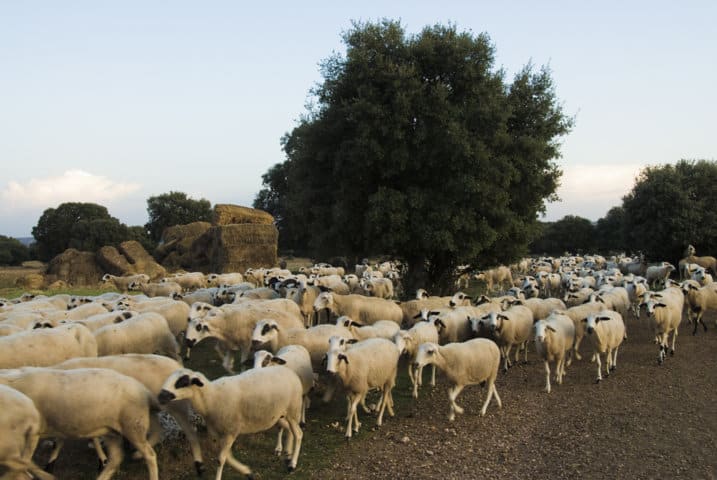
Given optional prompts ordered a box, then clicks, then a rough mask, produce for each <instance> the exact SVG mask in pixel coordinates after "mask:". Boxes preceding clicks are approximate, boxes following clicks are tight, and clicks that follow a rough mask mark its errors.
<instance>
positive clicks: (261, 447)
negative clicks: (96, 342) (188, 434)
mask: <svg viewBox="0 0 717 480" xmlns="http://www.w3.org/2000/svg"><path fill="white" fill-rule="evenodd" d="M3 294H6V293H2V292H0V295H3ZM716 318H717V315H714V314H711V315H709V316H708V317H707V319H708V321H707V324H708V327H709V331H708V332H707V333H704V332H702V330H700V331H699V333H698V335H697V336H692V335H691V327H689V326H687V325H683V326H682V328H681V332H680V333H681V335H680V336H679V337H678V340H677V348H676V350H677V352H676V354H675V356H674V357H669V358H668V359H667V361H666V362H665V364H664V365H663V366H658V365H657V362H656V357H657V348H656V346H655V345H654V344H653V343H652V340H651V333H650V330H649V328H648V325H647V320H646V319H645V318H644V317H643V318H641V319H639V320H635V319H632V318H631V319H629V321H628V334H629V338H628V340H627V342H626V343H625V344H624V345H623V347H622V348H621V350H620V354H619V356H618V368H617V371H616V372H615V373H614V374H613V375H611V376H610V377H609V378H606V379H604V380H603V381H602V382H601V383H600V384H595V383H594V379H595V376H596V371H595V364H594V363H589V361H588V360H587V359H586V358H584V359H583V360H582V361H576V362H574V363H573V365H572V366H571V367H569V368H568V372H567V376H566V379H565V383H564V384H563V385H555V384H554V383H553V391H552V393H551V394H546V393H544V392H543V390H542V389H543V386H544V378H545V376H544V370H543V365H542V363H538V362H537V361H536V358H535V355H534V351H533V350H532V349H531V353H530V355H529V364H528V365H518V366H515V367H513V368H511V369H510V371H509V372H508V373H507V374H501V375H500V376H499V377H498V381H497V384H496V386H497V389H498V392H499V394H500V396H501V399H502V401H503V408H502V409H498V407H497V405H496V404H495V403H491V405H490V406H489V407H488V412H487V414H486V416H485V417H480V416H479V410H480V406H481V404H482V401H483V399H484V395H485V389H484V388H480V387H479V386H471V387H467V388H466V389H465V390H464V391H463V393H461V395H460V396H459V397H458V403H459V404H460V405H461V406H463V407H464V408H465V414H464V415H462V416H458V418H457V419H456V421H455V422H453V423H449V422H448V421H447V420H446V415H447V412H448V402H447V395H446V388H447V384H446V382H445V380H444V378H443V377H442V376H441V375H440V374H439V375H438V385H437V386H436V387H435V388H431V387H430V386H426V385H424V387H423V388H422V390H421V391H420V393H419V395H420V397H419V399H418V400H417V401H414V400H413V399H412V398H411V397H410V395H409V388H408V379H407V377H406V374H405V366H403V365H401V367H400V370H399V373H400V377H399V379H398V385H397V387H396V389H395V390H394V398H395V401H396V417H394V418H386V419H385V423H384V426H383V427H381V428H380V429H376V428H375V427H374V425H375V419H373V418H371V416H370V415H367V414H363V413H359V415H360V418H361V421H362V423H363V426H362V429H361V431H360V432H359V433H358V434H357V435H355V436H354V438H353V439H352V440H351V442H350V443H347V442H346V441H345V440H344V436H343V428H344V426H345V422H344V419H343V417H344V412H345V401H344V399H343V398H337V399H335V400H334V401H333V402H332V403H330V404H328V405H323V404H321V402H320V400H319V399H314V402H313V404H312V408H311V409H310V411H309V413H308V415H307V419H308V425H307V427H306V429H305V436H304V443H303V448H302V452H301V456H300V458H299V466H298V470H297V471H296V472H294V473H292V474H291V475H290V476H289V478H295V479H303V478H346V479H348V478H351V479H354V478H386V479H389V478H390V479H393V478H407V477H410V478H439V477H440V478H481V477H489V478H516V479H522V478H550V479H559V478H604V477H606V476H609V477H615V478H657V477H668V478H669V477H675V476H676V477H678V478H717V456H716V452H717V402H716V398H715V395H716V394H717V329H716V328H715V319H716ZM212 347H213V345H212V344H211V341H210V342H207V343H200V344H199V346H198V348H197V349H196V350H195V351H193V355H192V360H191V361H190V362H188V363H187V365H186V366H187V367H189V368H193V369H197V370H200V371H202V372H204V373H205V374H207V375H208V376H210V377H211V378H215V377H217V376H221V375H223V371H222V369H221V366H220V362H219V361H218V357H217V356H216V354H215V353H214V350H213V348H212ZM582 351H583V353H587V345H583V348H582ZM369 403H371V402H370V401H369ZM202 438H203V450H204V456H205V464H206V465H207V470H208V471H207V473H206V474H205V478H213V475H214V468H215V461H214V460H215V458H216V451H215V449H214V446H213V442H212V441H211V440H210V439H208V438H206V433H205V432H202ZM274 440H275V432H274V431H271V432H266V433H263V434H258V435H251V436H243V437H240V438H239V440H238V441H237V442H236V444H235V450H234V451H235V454H236V456H237V458H238V459H239V460H240V461H242V462H244V463H247V464H248V465H249V466H250V467H252V468H253V469H254V471H255V473H256V476H257V478H262V479H274V478H285V477H287V474H286V473H285V470H284V468H283V464H282V463H281V462H280V461H279V460H278V459H277V458H276V457H275V456H273V454H272V451H273V445H274ZM156 449H157V453H158V458H159V470H160V478H167V479H170V478H171V479H178V480H181V479H190V478H195V474H194V468H193V466H192V462H191V456H190V454H189V448H188V445H187V444H186V442H185V441H184V439H183V438H180V439H171V438H170V439H166V440H164V441H163V442H162V443H160V444H159V445H158V446H157V448H156ZM48 453H49V451H48V448H47V447H44V448H40V449H38V453H37V457H38V461H39V462H43V460H44V459H45V458H47V455H48ZM55 474H56V475H57V476H58V478H72V479H91V478H95V476H96V456H95V454H94V452H93V451H92V450H90V449H89V448H87V442H84V441H75V442H68V444H67V446H66V447H65V450H64V451H63V454H62V455H61V456H60V458H59V459H58V462H57V466H56V469H55ZM115 478H118V479H136V478H147V473H146V469H145V467H144V463H143V462H142V461H137V460H131V459H125V461H124V463H123V465H122V468H121V471H120V472H119V473H118V474H117V475H116V477H115ZM224 478H225V479H236V478H243V477H242V476H241V475H239V474H238V473H237V472H235V471H233V470H232V469H231V468H229V467H228V466H227V468H225V470H224Z"/></svg>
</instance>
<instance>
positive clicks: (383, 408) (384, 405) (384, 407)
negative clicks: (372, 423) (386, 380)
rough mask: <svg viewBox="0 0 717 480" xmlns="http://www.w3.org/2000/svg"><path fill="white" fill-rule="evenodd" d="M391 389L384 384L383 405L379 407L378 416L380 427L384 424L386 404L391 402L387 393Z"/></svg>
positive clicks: (377, 423)
mask: <svg viewBox="0 0 717 480" xmlns="http://www.w3.org/2000/svg"><path fill="white" fill-rule="evenodd" d="M389 391H390V390H388V389H387V388H386V386H384V387H383V389H382V390H381V407H380V408H379V409H378V418H377V419H376V425H378V426H379V427H380V426H381V425H383V412H384V411H386V405H387V404H388V402H389V400H388V398H387V396H386V394H387V393H388V392H389Z"/></svg>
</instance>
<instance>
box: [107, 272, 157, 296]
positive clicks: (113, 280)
mask: <svg viewBox="0 0 717 480" xmlns="http://www.w3.org/2000/svg"><path fill="white" fill-rule="evenodd" d="M133 282H138V283H149V275H145V274H144V273H139V274H137V275H127V276H124V277H117V276H115V275H110V274H109V273H106V274H105V275H104V276H103V277H102V283H103V284H112V285H114V286H115V288H116V289H117V290H119V291H120V292H122V293H127V292H128V291H129V290H131V289H130V285H131V284H132V283H133Z"/></svg>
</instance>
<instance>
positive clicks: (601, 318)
mask: <svg viewBox="0 0 717 480" xmlns="http://www.w3.org/2000/svg"><path fill="white" fill-rule="evenodd" d="M605 320H610V317H604V316H603V317H597V318H596V319H595V321H598V322H604V321H605Z"/></svg>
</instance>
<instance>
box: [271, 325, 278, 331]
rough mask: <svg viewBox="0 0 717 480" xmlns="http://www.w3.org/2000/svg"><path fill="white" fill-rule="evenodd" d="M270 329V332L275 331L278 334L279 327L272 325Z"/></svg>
mask: <svg viewBox="0 0 717 480" xmlns="http://www.w3.org/2000/svg"><path fill="white" fill-rule="evenodd" d="M271 329H272V330H276V331H277V332H278V331H279V325H276V324H274V325H272V326H271Z"/></svg>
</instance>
